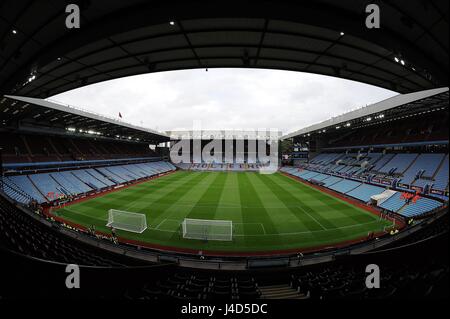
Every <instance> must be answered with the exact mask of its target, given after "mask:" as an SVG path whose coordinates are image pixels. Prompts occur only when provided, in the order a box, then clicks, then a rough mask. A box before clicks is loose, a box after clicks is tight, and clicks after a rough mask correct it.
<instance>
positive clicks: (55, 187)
mask: <svg viewBox="0 0 450 319" xmlns="http://www.w3.org/2000/svg"><path fill="white" fill-rule="evenodd" d="M137 165H139V166H137ZM175 169H176V168H175V167H174V166H173V165H172V164H170V163H166V162H161V161H160V162H150V163H141V164H129V165H118V166H108V167H99V168H95V169H94V168H91V169H80V170H70V171H64V172H53V173H40V174H28V175H13V176H8V177H3V181H4V183H10V184H12V183H14V185H16V187H15V188H13V187H10V188H9V189H10V190H9V193H10V194H11V195H12V197H13V198H16V197H20V194H21V193H22V192H23V193H25V194H27V195H28V196H29V197H28V198H33V199H35V200H36V201H37V202H38V203H44V202H48V201H50V202H51V201H53V200H57V199H58V198H60V197H61V196H64V197H67V196H74V195H80V194H83V193H88V192H91V191H93V190H100V189H104V188H107V187H110V186H114V185H118V184H122V183H127V182H133V181H136V180H139V179H142V178H149V177H152V176H155V175H158V174H162V173H167V172H169V171H173V170H175ZM132 171H134V173H133V172H132ZM15 189H16V190H15ZM21 191H22V192H21ZM13 193H14V194H13ZM20 201H21V202H24V201H26V199H25V198H23V199H21V200H20Z"/></svg>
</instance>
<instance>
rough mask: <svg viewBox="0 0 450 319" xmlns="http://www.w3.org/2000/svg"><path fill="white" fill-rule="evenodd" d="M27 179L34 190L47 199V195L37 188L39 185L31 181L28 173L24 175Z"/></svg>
mask: <svg viewBox="0 0 450 319" xmlns="http://www.w3.org/2000/svg"><path fill="white" fill-rule="evenodd" d="M26 176H27V178H28V180H29V181H30V183H31V185H33V187H34V188H36V190H37V191H38V192H39V194H41V195H42V197H43V198H44V199H45V200H46V201H49V199H48V198H47V196H45V195H44V193H43V192H42V191H41V190H40V189H39V187H37V185H36V184H35V183H34V182H33V180H32V179H31V178H30V176H29V175H26Z"/></svg>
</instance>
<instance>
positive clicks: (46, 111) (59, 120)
mask: <svg viewBox="0 0 450 319" xmlns="http://www.w3.org/2000/svg"><path fill="white" fill-rule="evenodd" d="M0 114H1V123H0V124H1V125H2V126H3V127H15V128H19V129H21V130H29V131H39V130H40V131H42V130H47V131H49V130H50V131H53V130H56V131H58V130H59V132H62V131H64V132H65V133H67V134H83V135H88V136H91V137H110V138H115V139H117V138H120V139H125V140H131V141H139V142H155V143H159V142H164V141H168V140H169V138H168V136H167V135H166V134H165V133H161V132H157V131H155V130H152V129H147V128H143V127H139V126H135V125H132V124H129V123H126V122H122V121H120V120H117V119H113V118H109V117H106V116H103V115H99V114H95V113H91V112H87V111H84V110H81V109H78V108H75V107H72V106H68V105H62V104H58V103H54V102H51V101H48V100H43V99H37V98H30V97H23V96H10V95H5V97H4V98H3V99H1V100H0Z"/></svg>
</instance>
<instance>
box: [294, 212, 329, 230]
mask: <svg viewBox="0 0 450 319" xmlns="http://www.w3.org/2000/svg"><path fill="white" fill-rule="evenodd" d="M298 208H300V209H301V210H302V211H303V212H304V213H305V214H306V215H308V216H309V217H310V218H311V219H312V220H314V221H315V222H316V223H317V224H318V225H319V226H320V227H322V228H323V229H324V230H326V229H327V228H326V227H324V226H323V225H322V224H321V223H320V222H319V221H318V220H317V219H315V218H314V217H313V216H311V215H310V214H309V213H308V212H307V211H306V210H305V209H304V208H303V207H301V206H298Z"/></svg>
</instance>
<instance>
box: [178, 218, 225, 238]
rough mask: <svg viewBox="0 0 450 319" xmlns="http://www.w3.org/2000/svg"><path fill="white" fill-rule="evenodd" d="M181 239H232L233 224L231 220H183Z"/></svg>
mask: <svg viewBox="0 0 450 319" xmlns="http://www.w3.org/2000/svg"><path fill="white" fill-rule="evenodd" d="M181 228H182V231H183V238H188V239H200V240H222V241H231V240H232V239H233V222H232V221H231V220H209V219H191V218H185V219H184V221H183V222H182V223H181Z"/></svg>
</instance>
